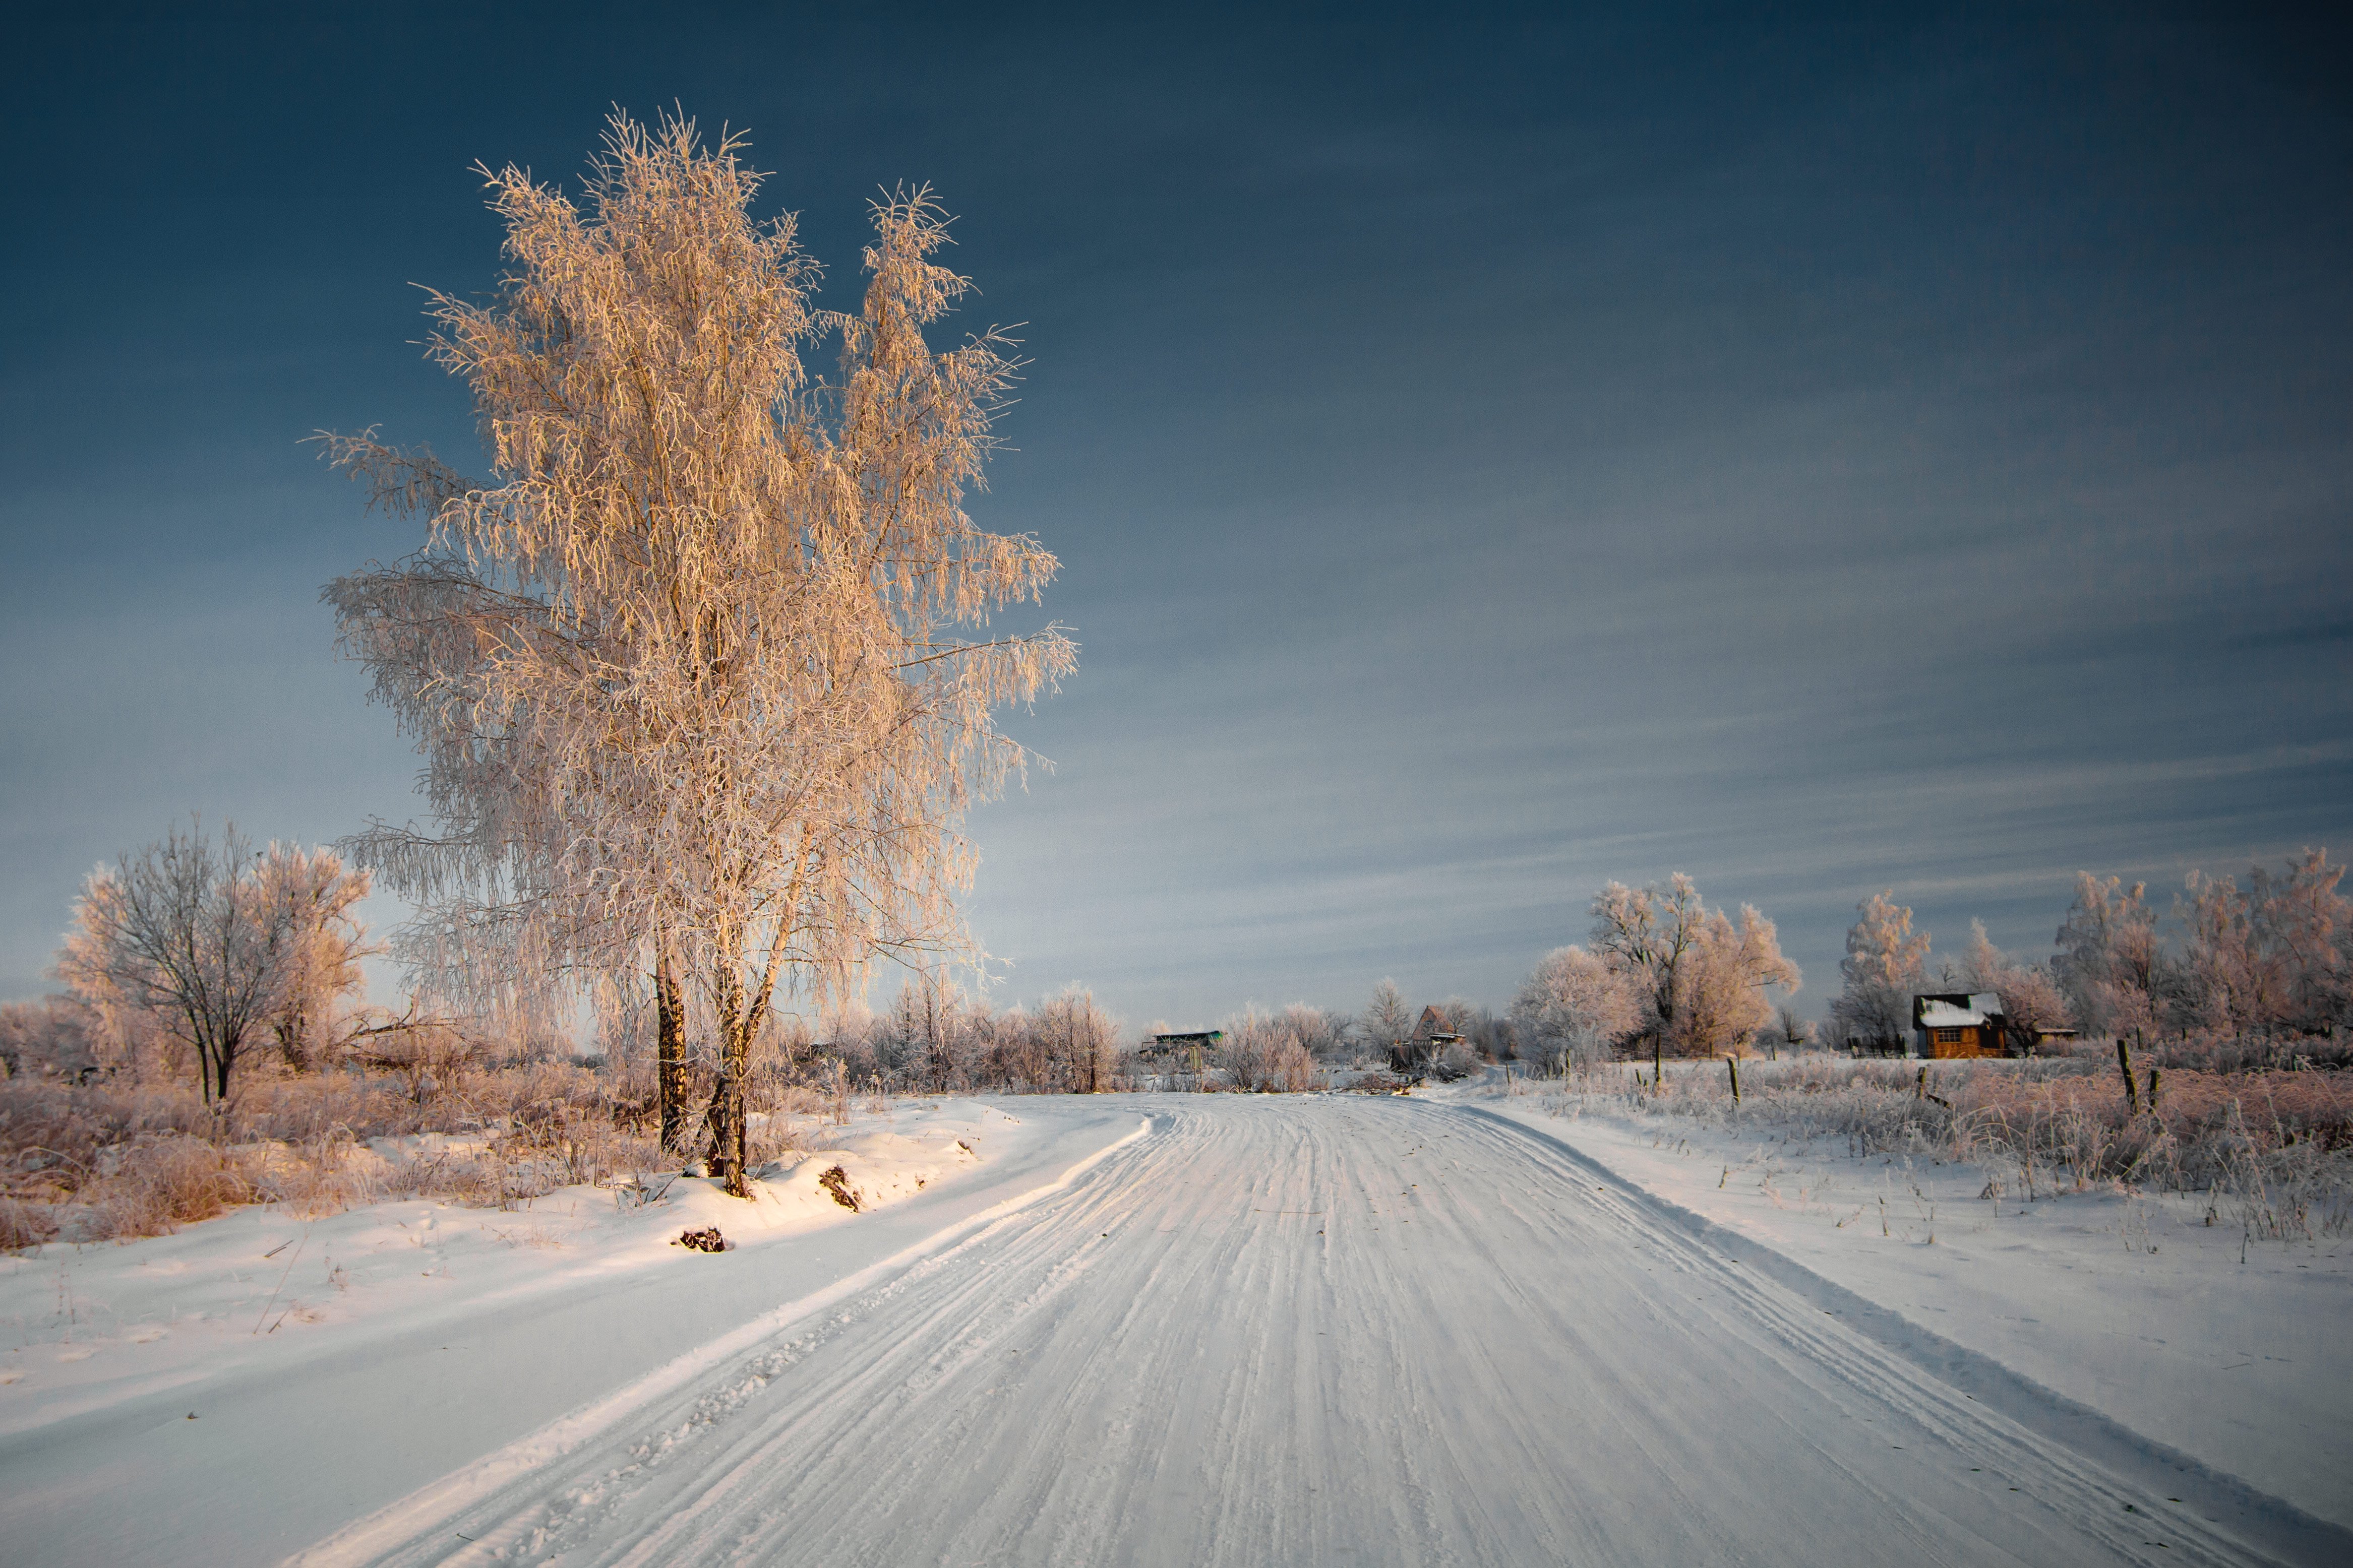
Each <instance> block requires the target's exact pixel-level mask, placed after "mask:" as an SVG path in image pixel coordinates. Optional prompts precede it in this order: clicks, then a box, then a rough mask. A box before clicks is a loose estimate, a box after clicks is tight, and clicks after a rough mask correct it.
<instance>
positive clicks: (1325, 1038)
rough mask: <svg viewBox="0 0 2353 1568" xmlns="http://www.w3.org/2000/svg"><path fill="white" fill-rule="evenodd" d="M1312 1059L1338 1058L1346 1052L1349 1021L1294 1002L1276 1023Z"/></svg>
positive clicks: (1336, 1014)
mask: <svg viewBox="0 0 2353 1568" xmlns="http://www.w3.org/2000/svg"><path fill="white" fill-rule="evenodd" d="M1276 1022H1277V1023H1279V1024H1280V1025H1281V1026H1282V1027H1283V1029H1285V1030H1286V1031H1288V1032H1289V1034H1290V1036H1291V1037H1292V1038H1293V1039H1294V1040H1297V1041H1298V1042H1299V1044H1300V1046H1301V1047H1302V1048H1303V1049H1304V1050H1305V1051H1306V1052H1307V1054H1308V1055H1310V1056H1312V1057H1314V1058H1318V1059H1319V1060H1322V1059H1326V1058H1333V1057H1337V1056H1339V1055H1340V1054H1341V1052H1342V1051H1343V1049H1344V1048H1345V1043H1346V1039H1347V1034H1348V1025H1349V1018H1348V1016H1347V1015H1346V1014H1345V1013H1333V1012H1327V1011H1326V1010H1324V1008H1322V1007H1315V1006H1311V1005H1308V1004H1307V1003H1304V1002H1293V1004H1292V1005H1290V1006H1288V1007H1285V1008H1284V1009H1283V1010H1282V1014H1281V1016H1279V1017H1278V1018H1277V1020H1276Z"/></svg>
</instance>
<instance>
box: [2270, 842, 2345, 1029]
mask: <svg viewBox="0 0 2353 1568" xmlns="http://www.w3.org/2000/svg"><path fill="white" fill-rule="evenodd" d="M2344 875H2345V868H2344V867H2342V866H2338V865H2332V864H2331V863H2330V862H2329V858H2328V851H2327V850H2326V849H2306V850H2305V851H2304V853H2303V855H2302V856H2301V857H2300V858H2295V859H2292V860H2290V861H2289V862H2288V863H2287V865H2286V867H2285V868H2284V870H2283V871H2282V872H2281V873H2280V874H2279V875H2278V876H2276V877H2274V876H2273V875H2272V874H2271V873H2270V872H2268V871H2266V870H2265V869H2264V868H2262V867H2256V868H2254V869H2253V871H2252V872H2251V873H2250V874H2249V881H2250V883H2251V884H2252V887H2253V901H2254V906H2255V929H2256V932H2257V935H2258V937H2259V938H2260V940H2261V941H2262V942H2263V945H2264V946H2265V947H2266V948H2267V949H2268V950H2270V951H2271V952H2274V953H2276V954H2277V955H2278V959H2279V963H2280V965H2281V968H2282V969H2283V970H2284V973H2285V975H2286V984H2285V987H2284V994H2283V995H2282V998H2281V1003H2280V1018H2279V1021H2280V1023H2281V1024H2282V1025H2284V1026H2286V1027H2288V1028H2293V1029H2300V1030H2305V1031H2307V1032H2311V1033H2319V1032H2321V1031H2323V1030H2327V1029H2331V1028H2344V1027H2347V1026H2353V900H2348V899H2346V898H2345V897H2344V895H2342V894H2341V893H2339V892H2338V891H2337V884H2338V883H2339V882H2340V881H2341V880H2342V879H2343V878H2344Z"/></svg>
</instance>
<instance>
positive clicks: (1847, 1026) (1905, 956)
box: [1831, 888, 1928, 1050]
mask: <svg viewBox="0 0 2353 1568" xmlns="http://www.w3.org/2000/svg"><path fill="white" fill-rule="evenodd" d="M1927 963H1928V933H1927V932H1926V931H1917V932H1915V931H1913V929H1912V911H1911V910H1909V909H1906V908H1905V907H1904V906H1903V905H1901V904H1898V903H1897V902H1896V901H1895V899H1894V889H1892V888H1891V889H1887V890H1886V891H1885V892H1879V893H1873V894H1872V895H1871V897H1869V898H1867V899H1865V900H1862V902H1861V903H1860V904H1857V905H1856V906H1855V921H1854V924H1853V925H1852V926H1850V927H1848V928H1847V933H1846V957H1844V958H1843V959H1841V960H1840V961H1839V974H1840V977H1841V979H1843V980H1844V981H1845V985H1844V988H1843V989H1841V991H1840V993H1839V994H1838V995H1837V996H1836V997H1835V998H1834V999H1832V1001H1831V1031H1832V1033H1833V1036H1834V1037H1835V1038H1836V1039H1837V1040H1839V1041H1845V1040H1860V1041H1862V1043H1863V1044H1865V1045H1867V1046H1870V1047H1873V1049H1876V1050H1889V1049H1894V1048H1895V1047H1899V1046H1901V1044H1902V1043H1903V1041H1904V1039H1905V1036H1906V1035H1908V1034H1909V1033H1910V1031H1911V1028H1912V997H1913V994H1915V992H1918V991H1920V990H1921V989H1923V988H1924V985H1925V984H1926V981H1925V972H1926V968H1927Z"/></svg>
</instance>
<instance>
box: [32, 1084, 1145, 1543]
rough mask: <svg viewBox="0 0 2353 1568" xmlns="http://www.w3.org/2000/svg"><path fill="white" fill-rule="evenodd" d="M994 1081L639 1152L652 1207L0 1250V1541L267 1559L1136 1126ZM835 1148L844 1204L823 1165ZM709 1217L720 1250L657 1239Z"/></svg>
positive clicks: (352, 1218)
mask: <svg viewBox="0 0 2353 1568" xmlns="http://www.w3.org/2000/svg"><path fill="white" fill-rule="evenodd" d="M1014 1104H1015V1107H1016V1108H1015V1109H1012V1110H1008V1109H1005V1108H1000V1107H998V1106H995V1105H989V1104H984V1103H981V1102H978V1101H975V1100H928V1101H913V1102H902V1103H899V1104H897V1105H895V1106H893V1108H892V1110H890V1111H889V1112H887V1113H882V1114H875V1115H869V1116H861V1117H860V1118H858V1119H856V1120H855V1121H853V1122H852V1124H851V1125H849V1126H848V1127H841V1128H830V1129H811V1130H807V1131H804V1133H803V1142H809V1143H818V1144H821V1145H822V1146H821V1147H819V1148H818V1149H816V1150H815V1151H814V1152H811V1153H809V1154H807V1155H806V1156H802V1157H798V1158H797V1159H795V1160H794V1161H793V1163H791V1164H790V1165H788V1166H782V1167H770V1168H768V1169H767V1170H766V1171H765V1172H764V1173H763V1175H762V1179H761V1180H760V1182H759V1184H758V1191H757V1194H756V1196H755V1198H754V1200H753V1201H751V1202H745V1201H744V1200H740V1199H735V1198H730V1197H728V1196H727V1195H726V1194H724V1193H723V1192H721V1191H719V1190H718V1188H717V1184H715V1183H713V1182H711V1181H707V1180H702V1179H691V1178H675V1179H670V1180H667V1181H665V1179H664V1178H663V1177H662V1176H660V1175H653V1176H651V1177H649V1179H648V1182H647V1187H646V1190H647V1192H648V1193H649V1194H650V1195H651V1201H649V1202H647V1203H644V1204H638V1203H636V1202H634V1201H633V1195H632V1194H616V1193H615V1192H614V1191H612V1190H607V1189H598V1188H588V1187H575V1188H566V1189H564V1190H562V1191H559V1192H556V1193H553V1194H547V1195H545V1196H543V1197H540V1198H538V1199H537V1200H536V1201H534V1202H532V1203H531V1204H529V1205H519V1206H517V1207H516V1208H515V1209H513V1210H512V1211H503V1212H502V1211H499V1210H484V1209H467V1208H460V1207H456V1206H453V1205H443V1204H438V1203H433V1202H429V1201H416V1202H403V1203H390V1204H383V1205H375V1206H373V1207H369V1208H364V1209H356V1210H353V1211H350V1212H347V1213H343V1214H340V1215H330V1216H326V1217H322V1218H319V1219H316V1220H308V1221H306V1220H303V1219H301V1218H298V1217H295V1216H292V1215H288V1214H286V1213H284V1212H283V1211H281V1210H278V1209H273V1208H247V1209H240V1210H237V1211H235V1212H232V1213H230V1214H228V1215H223V1216H221V1217H220V1218H218V1219H215V1220H209V1221H206V1222H204V1223H202V1224H199V1225H193V1226H186V1227H185V1228H184V1229H182V1230H181V1231H179V1232H178V1233H177V1234H175V1235H172V1236H163V1237H148V1238H145V1239H142V1240H138V1241H133V1242H128V1243H121V1244H105V1245H99V1246H92V1247H66V1246H57V1245H53V1246H50V1247H44V1248H41V1249H39V1251H38V1252H37V1253H35V1254H32V1255H29V1256H24V1257H11V1258H0V1331H5V1335H6V1340H5V1349H0V1474H5V1475H7V1476H8V1477H9V1480H10V1484H9V1486H8V1487H7V1489H5V1493H0V1539H6V1540H9V1541H10V1542H12V1543H13V1544H12V1548H11V1552H12V1554H13V1553H14V1552H19V1551H21V1552H23V1553H24V1556H23V1558H22V1559H21V1560H23V1561H27V1562H31V1561H38V1562H43V1563H75V1562H90V1563H116V1562H130V1561H153V1560H156V1559H157V1558H158V1557H160V1556H161V1555H162V1554H163V1552H164V1550H165V1548H166V1547H167V1546H168V1547H169V1548H170V1549H171V1550H172V1551H173V1552H174V1555H175V1556H176V1557H178V1558H180V1559H181V1560H185V1561H191V1562H222V1563H253V1562H259V1561H268V1560H271V1559H273V1558H275V1557H279V1556H283V1555H284V1554H285V1553H287V1552H291V1551H294V1550H295V1549H297V1548H300V1547H301V1546H303V1545H305V1544H307V1543H309V1542H314V1541H317V1540H319V1539H321V1538H322V1537H324V1536H326V1535H328V1534H330V1533H331V1532H332V1531H336V1530H338V1529H339V1528H341V1527H343V1526H344V1525H346V1524H348V1523H349V1522H350V1521H352V1520H353V1519H354V1518H355V1517H358V1516H360V1515H362V1514H365V1513H367V1512H369V1511H370V1510H375V1509H377V1508H380V1507H383V1506H385V1505H386V1504H388V1503H390V1502H392V1501H393V1500H396V1499H398V1498H400V1497H402V1496H404V1495H406V1494H407V1493H409V1492H411V1491H413V1490H414V1489H417V1488H419V1487H422V1486H424V1485H426V1484H427V1483H429V1482H432V1481H434V1480H435V1479H437V1478H440V1477H442V1476H444V1475H446V1474H448V1472H451V1471H453V1470H456V1469H458V1468H459V1467H461V1466H464V1465H467V1464H469V1463H470V1462H471V1461H474V1460H477V1459H479V1458H480V1457H481V1456H482V1455H484V1454H487V1453H491V1452H493V1451H496V1450H498V1449H500V1448H501V1446H503V1445H507V1444H510V1443H512V1442H514V1441H516V1440H518V1439H520V1438H522V1437H523V1436H526V1435H528V1434H529V1433H531V1432H532V1431H533V1430H535V1429H537V1428H539V1427H542V1426H545V1425H547V1424H548V1423H551V1422H554V1421H555V1420H557V1419H558V1418H560V1417H563V1416H564V1415H565V1414H566V1413H567V1412H574V1411H576V1410H578V1409H579V1408H581V1407H582V1406H584V1405H593V1404H594V1403H595V1402H596V1401H597V1400H598V1399H600V1398H605V1397H607V1396H609V1395H611V1394H613V1393H615V1391H617V1390H619V1389H622V1388H624V1387H626V1386H627V1385H628V1384H630V1383H631V1382H632V1381H633V1380H635V1379H638V1378H642V1377H644V1376H646V1375H647V1374H649V1373H651V1372H653V1371H655V1370H656V1369H658V1368H659V1367H661V1366H662V1365H664V1364H666V1363H670V1362H672V1361H674V1360H676V1359H677V1358H678V1357H680V1356H681V1355H685V1354H688V1353H690V1352H693V1351H695V1350H696V1349H697V1347H701V1346H705V1345H708V1344H710V1343H712V1342H715V1341H718V1340H720V1339H722V1338H723V1336H725V1335H727V1334H729V1333H732V1332H733V1331H736V1330H738V1329H740V1328H742V1327H743V1326H744V1324H746V1323H748V1322H752V1321H754V1320H760V1319H763V1318H764V1317H765V1316H772V1315H773V1314H775V1313H776V1311H777V1310H779V1309H780V1308H781V1307H782V1306H784V1305H786V1304H788V1303H793V1302H798V1301H805V1300H812V1299H815V1298H817V1297H818V1296H819V1295H820V1294H821V1293H822V1292H823V1291H824V1290H825V1289H828V1287H830V1286H832V1285H835V1284H836V1283H838V1282H839V1281H842V1280H845V1279H849V1278H852V1277H854V1276H858V1275H860V1272H861V1271H864V1270H870V1269H871V1268H875V1267H876V1266H878V1265H883V1264H887V1263H888V1262H889V1261H890V1260H892V1259H893V1258H897V1257H900V1256H901V1255H903V1254H905V1253H907V1252H908V1251H909V1249H910V1248H920V1247H922V1246H923V1245H924V1244H925V1243H926V1241H927V1239H928V1238H932V1237H936V1236H938V1235H940V1234H942V1233H944V1232H951V1231H954V1230H955V1229H956V1228H957V1227H959V1226H965V1225H968V1224H969V1223H971V1222H972V1220H973V1218H974V1216H976V1215H982V1214H986V1213H987V1212H989V1211H990V1210H991V1208H992V1205H1002V1204H1004V1203H1007V1202H1008V1201H1013V1200H1017V1199H1018V1198H1019V1197H1020V1196H1021V1195H1022V1194H1027V1193H1029V1192H1032V1191H1034V1190H1035V1189H1037V1188H1038V1187H1039V1186H1040V1185H1041V1184H1046V1183H1050V1182H1051V1181H1053V1180H1055V1179H1057V1178H1058V1177H1059V1176H1060V1174H1061V1173H1063V1172H1065V1171H1067V1170H1068V1169H1069V1168H1070V1167H1071V1165H1073V1164H1075V1163H1079V1162H1081V1161H1082V1160H1084V1159H1086V1158H1087V1157H1088V1156H1090V1155H1092V1154H1093V1153H1095V1152H1098V1151H1100V1150H1101V1149H1103V1148H1104V1147H1106V1146H1108V1145H1109V1144H1111V1143H1113V1142H1116V1141H1117V1140H1119V1139H1120V1138H1123V1137H1125V1136H1128V1135H1129V1134H1131V1133H1133V1132H1134V1131H1135V1129H1136V1128H1137V1126H1138V1124H1139V1123H1138V1118H1137V1115H1136V1113H1135V1112H1134V1110H1133V1109H1132V1108H1127V1107H1116V1108H1115V1107H1114V1106H1113V1105H1112V1104H1110V1103H1107V1102H1105V1101H1103V1100H1067V1101H1060V1102H1054V1101H1045V1100H1019V1101H1016V1102H1014ZM384 1153H385V1157H388V1158H397V1157H402V1155H403V1153H404V1152H403V1151H399V1150H394V1151H387V1152H384ZM837 1169H838V1170H839V1171H840V1172H841V1173H842V1176H841V1178H840V1179H839V1185H840V1186H841V1187H842V1188H843V1189H844V1191H845V1193H846V1194H849V1195H851V1196H853V1197H854V1198H855V1199H856V1200H857V1201H858V1204H859V1207H858V1209H857V1210H856V1211H853V1210H852V1209H851V1208H849V1207H848V1206H846V1205H843V1204H842V1203H840V1202H839V1201H838V1200H837V1199H836V1198H835V1197H834V1195H833V1194H832V1192H831V1191H830V1190H829V1188H828V1186H826V1185H823V1184H820V1177H822V1176H824V1175H825V1174H826V1173H828V1172H830V1171H833V1170H837ZM710 1225H716V1226H719V1227H721V1229H722V1230H723V1232H724V1234H725V1235H726V1237H727V1238H728V1239H729V1241H731V1242H732V1243H733V1244H734V1246H733V1249H732V1250H730V1251H728V1252H726V1253H724V1254H722V1255H717V1256H712V1255H709V1254H704V1253H698V1252H692V1251H690V1250H688V1249H687V1248H685V1247H679V1246H675V1245H673V1242H674V1240H675V1238H676V1237H678V1236H679V1235H680V1233H681V1231H683V1230H686V1229H689V1228H695V1227H701V1226H710ZM100 1498H105V1499H107V1500H109V1506H107V1507H104V1508H100V1507H98V1505H97V1503H96V1501H95V1500H97V1499H100Z"/></svg>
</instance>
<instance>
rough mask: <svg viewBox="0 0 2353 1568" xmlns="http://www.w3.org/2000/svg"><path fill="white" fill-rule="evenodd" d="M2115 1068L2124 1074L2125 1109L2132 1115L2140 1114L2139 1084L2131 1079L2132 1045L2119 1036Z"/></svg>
mask: <svg viewBox="0 0 2353 1568" xmlns="http://www.w3.org/2000/svg"><path fill="white" fill-rule="evenodd" d="M2116 1068H2117V1070H2118V1071H2120V1072H2122V1073H2123V1074H2124V1075H2125V1109H2126V1110H2127V1111H2128V1112H2129V1113H2130V1114H2132V1115H2134V1116H2138V1115H2139V1114H2140V1085H2138V1084H2137V1083H2135V1082H2134V1081H2133V1074H2132V1046H2131V1045H2130V1044H2129V1043H2128V1042H2127V1041H2126V1040H2125V1039H2124V1037H2121V1036H2119V1037H2117V1039H2116Z"/></svg>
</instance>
